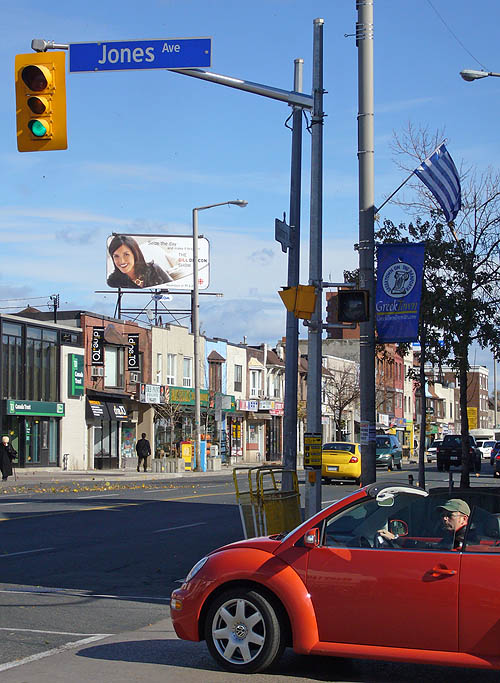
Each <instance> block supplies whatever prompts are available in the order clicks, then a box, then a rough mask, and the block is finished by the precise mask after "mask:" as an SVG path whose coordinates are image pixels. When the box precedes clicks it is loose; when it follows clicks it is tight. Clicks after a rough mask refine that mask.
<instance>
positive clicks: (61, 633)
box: [0, 626, 113, 638]
mask: <svg viewBox="0 0 500 683" xmlns="http://www.w3.org/2000/svg"><path fill="white" fill-rule="evenodd" d="M0 631H22V632H24V633H48V634H53V635H56V636H87V637H90V636H102V637H103V638H106V637H107V636H111V635H113V634H112V633H69V632H68V631H41V630H40V629H37V628H7V627H6V626H0Z"/></svg>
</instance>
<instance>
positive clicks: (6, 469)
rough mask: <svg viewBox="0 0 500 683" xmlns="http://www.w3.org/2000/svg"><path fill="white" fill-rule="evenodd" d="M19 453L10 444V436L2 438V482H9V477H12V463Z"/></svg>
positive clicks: (0, 462)
mask: <svg viewBox="0 0 500 683" xmlns="http://www.w3.org/2000/svg"><path fill="white" fill-rule="evenodd" d="M16 455H17V451H15V450H14V448H13V447H12V444H11V443H10V442H9V437H8V436H2V442H1V443H0V470H1V471H2V481H7V477H10V476H11V475H12V461H13V460H15V458H16Z"/></svg>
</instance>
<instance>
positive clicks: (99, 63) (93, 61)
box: [69, 38, 212, 72]
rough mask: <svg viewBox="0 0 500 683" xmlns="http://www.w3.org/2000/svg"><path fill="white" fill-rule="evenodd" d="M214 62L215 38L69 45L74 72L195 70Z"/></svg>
mask: <svg viewBox="0 0 500 683" xmlns="http://www.w3.org/2000/svg"><path fill="white" fill-rule="evenodd" d="M211 61H212V39H211V38H166V39H165V40H126V41H125V40H111V41H106V42H104V41H101V42H99V43H71V44H70V46H69V70H70V72H77V71H123V70H128V69H194V68H202V67H210V66H211Z"/></svg>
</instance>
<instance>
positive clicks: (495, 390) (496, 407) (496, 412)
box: [493, 354, 498, 429]
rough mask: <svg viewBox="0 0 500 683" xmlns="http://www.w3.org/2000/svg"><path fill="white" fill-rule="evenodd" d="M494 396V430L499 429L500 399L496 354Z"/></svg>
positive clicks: (494, 358)
mask: <svg viewBox="0 0 500 683" xmlns="http://www.w3.org/2000/svg"><path fill="white" fill-rule="evenodd" d="M493 395H494V397H495V398H494V408H493V410H494V416H495V417H494V420H495V426H494V429H496V428H497V425H498V405H497V404H498V398H497V358H496V356H495V354H493Z"/></svg>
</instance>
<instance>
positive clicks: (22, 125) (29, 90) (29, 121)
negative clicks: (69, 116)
mask: <svg viewBox="0 0 500 683" xmlns="http://www.w3.org/2000/svg"><path fill="white" fill-rule="evenodd" d="M15 69H16V121H17V149H18V150H19V151H20V152H44V151H46V150H52V149H67V147H68V141H67V134H66V54H65V53H64V52H32V53H29V54H23V55H16V60H15Z"/></svg>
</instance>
